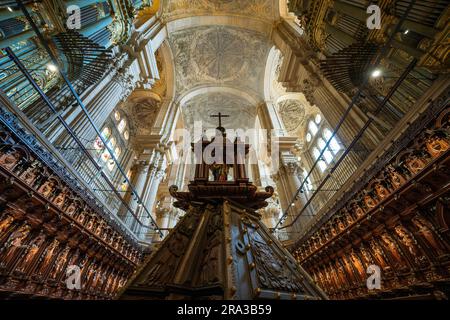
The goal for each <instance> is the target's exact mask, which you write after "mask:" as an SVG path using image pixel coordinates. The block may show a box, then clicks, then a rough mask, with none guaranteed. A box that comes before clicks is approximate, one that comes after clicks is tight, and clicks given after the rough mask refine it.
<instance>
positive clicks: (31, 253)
mask: <svg viewBox="0 0 450 320" xmlns="http://www.w3.org/2000/svg"><path fill="white" fill-rule="evenodd" d="M44 241H45V234H43V233H41V234H39V235H38V236H37V237H36V238H35V239H33V240H32V241H31V242H30V244H29V245H28V250H27V251H26V252H25V253H24V257H23V258H22V260H21V261H20V263H19V265H18V266H17V267H16V270H17V271H19V272H25V270H26V268H27V267H28V266H29V265H30V264H31V263H32V262H33V259H34V257H35V256H36V254H37V253H38V251H39V249H40V248H41V246H42V244H43V243H44Z"/></svg>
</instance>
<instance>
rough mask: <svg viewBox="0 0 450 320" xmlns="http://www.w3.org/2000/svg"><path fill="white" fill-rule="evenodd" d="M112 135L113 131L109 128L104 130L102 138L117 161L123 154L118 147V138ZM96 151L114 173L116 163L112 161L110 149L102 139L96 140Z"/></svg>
mask: <svg viewBox="0 0 450 320" xmlns="http://www.w3.org/2000/svg"><path fill="white" fill-rule="evenodd" d="M111 134H112V133H111V129H109V128H108V127H105V128H103V130H102V133H101V135H102V138H103V139H104V140H105V141H106V145H107V146H108V148H109V149H110V150H111V151H112V153H113V155H114V157H115V158H116V159H117V158H119V156H120V154H121V149H120V148H119V147H118V146H117V140H116V138H115V137H112V136H111ZM94 149H96V150H97V153H98V154H100V160H101V161H102V162H104V163H106V166H107V167H108V169H109V170H110V171H112V170H113V169H114V166H115V162H114V160H113V159H112V157H111V154H110V153H109V151H108V149H107V148H106V147H105V146H104V145H103V142H102V140H101V139H100V137H97V139H96V140H95V142H94Z"/></svg>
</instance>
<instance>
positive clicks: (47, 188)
mask: <svg viewBox="0 0 450 320" xmlns="http://www.w3.org/2000/svg"><path fill="white" fill-rule="evenodd" d="M53 190H55V182H54V181H53V180H47V181H46V182H45V183H44V184H43V185H42V186H41V187H40V188H39V189H38V192H39V193H40V194H42V195H43V196H44V197H46V198H48V197H49V196H50V195H51V194H52V192H53Z"/></svg>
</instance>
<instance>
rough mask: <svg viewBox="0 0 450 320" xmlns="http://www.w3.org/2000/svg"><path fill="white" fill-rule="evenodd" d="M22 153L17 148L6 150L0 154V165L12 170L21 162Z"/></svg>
mask: <svg viewBox="0 0 450 320" xmlns="http://www.w3.org/2000/svg"><path fill="white" fill-rule="evenodd" d="M20 158H21V154H20V152H19V151H17V150H12V151H9V152H6V153H4V154H2V155H1V156H0V166H2V167H3V168H5V169H6V170H10V171H11V170H12V169H13V168H14V167H15V165H16V164H17V162H19V160H20Z"/></svg>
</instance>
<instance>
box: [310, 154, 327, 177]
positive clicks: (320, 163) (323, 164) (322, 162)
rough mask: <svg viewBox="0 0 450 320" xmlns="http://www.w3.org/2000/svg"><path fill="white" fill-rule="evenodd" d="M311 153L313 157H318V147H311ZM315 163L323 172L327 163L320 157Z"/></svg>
mask: <svg viewBox="0 0 450 320" xmlns="http://www.w3.org/2000/svg"><path fill="white" fill-rule="evenodd" d="M313 155H314V158H315V159H316V160H317V159H319V157H320V151H319V149H317V148H314V149H313ZM317 164H318V166H319V168H320V171H322V172H324V171H325V170H326V169H327V164H326V163H325V161H323V160H322V159H321V160H319V162H318V163H317Z"/></svg>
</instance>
